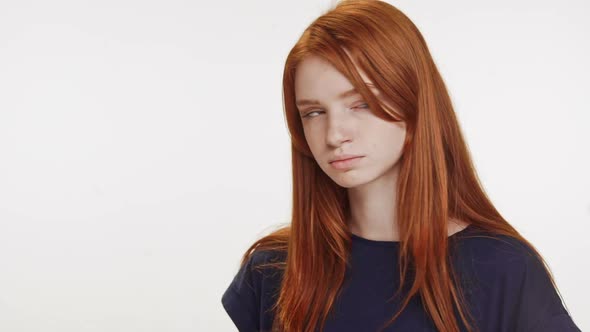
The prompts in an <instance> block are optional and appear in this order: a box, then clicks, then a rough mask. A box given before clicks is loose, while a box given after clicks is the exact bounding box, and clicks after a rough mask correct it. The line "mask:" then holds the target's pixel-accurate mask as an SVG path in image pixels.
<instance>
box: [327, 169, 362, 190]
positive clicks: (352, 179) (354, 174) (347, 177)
mask: <svg viewBox="0 0 590 332" xmlns="http://www.w3.org/2000/svg"><path fill="white" fill-rule="evenodd" d="M329 176H330V178H331V179H332V181H334V182H335V183H336V184H337V185H339V186H340V187H343V188H347V189H350V188H354V187H358V186H362V185H363V184H365V183H368V182H370V180H371V179H367V178H366V176H363V175H362V174H361V173H360V172H359V171H357V170H349V171H348V172H340V173H336V174H331V175H329Z"/></svg>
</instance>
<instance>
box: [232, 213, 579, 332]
mask: <svg viewBox="0 0 590 332" xmlns="http://www.w3.org/2000/svg"><path fill="white" fill-rule="evenodd" d="M399 245H400V243H399V242H396V241H375V240H369V239H365V238H362V237H359V236H357V235H354V234H353V235H352V246H351V255H350V260H351V264H350V268H347V270H346V275H345V282H344V285H343V287H342V290H341V293H340V294H339V296H338V298H337V299H336V302H335V303H334V307H333V308H332V310H333V313H332V314H331V315H329V317H328V319H327V320H326V324H325V326H324V330H323V331H324V332H348V331H354V332H359V331H361V332H373V331H377V330H378V328H379V327H381V325H382V324H383V323H385V322H386V321H388V320H389V319H390V318H391V317H392V316H393V315H394V314H395V313H396V312H397V310H398V309H399V308H400V305H401V299H403V298H404V296H403V295H405V294H402V296H401V297H400V296H398V297H396V299H397V300H396V301H389V302H387V299H388V298H390V297H391V296H392V295H393V294H394V293H395V291H396V290H397V287H398V285H399V283H400V279H399V266H398V261H399V258H398V251H399ZM449 246H450V248H451V262H452V264H453V266H454V268H455V271H456V272H457V274H458V275H459V278H460V280H461V287H462V288H463V293H464V296H465V300H466V301H467V303H468V304H467V306H466V308H467V309H468V310H470V311H471V313H472V315H473V316H474V318H475V324H476V325H477V327H478V328H479V330H480V331H481V332H503V331H505V332H516V331H518V332H520V331H523V332H569V331H577V332H579V331H580V329H579V328H578V327H577V326H576V325H575V324H574V322H573V320H572V318H571V317H570V316H569V315H568V313H567V311H566V310H565V308H564V306H563V304H562V302H561V300H560V298H559V296H558V294H557V292H556V290H555V288H554V287H553V286H552V284H551V281H550V279H549V276H548V275H547V273H546V272H545V271H544V269H543V265H542V262H541V261H540V260H539V259H537V258H536V257H534V256H533V255H532V253H531V251H530V250H529V249H528V248H526V247H525V246H524V244H522V243H520V242H519V241H517V240H516V239H513V238H511V237H507V236H498V235H493V234H489V233H487V232H485V231H484V230H483V229H481V228H479V227H477V226H476V225H473V224H472V225H469V226H467V227H466V228H464V229H463V230H461V231H459V232H456V233H454V234H452V235H451V236H450V237H449ZM285 257H286V256H285V254H284V253H277V252H269V251H257V252H255V253H254V254H253V255H252V256H251V257H250V259H249V260H248V261H247V263H246V264H245V265H244V266H243V267H242V268H241V269H239V271H238V273H237V274H236V275H235V277H234V279H233V280H232V282H231V284H230V285H229V287H228V288H227V289H226V291H225V292H224V293H223V296H222V299H221V302H222V304H223V307H224V309H225V310H226V312H227V313H228V315H229V316H230V317H231V319H232V321H233V322H234V324H235V325H236V326H237V328H238V330H239V331H240V332H250V331H270V328H271V324H272V319H273V317H274V316H273V312H271V311H270V310H269V309H270V308H271V307H272V305H273V304H274V303H275V301H276V298H277V297H276V295H277V294H278V291H279V287H280V282H281V277H282V271H281V270H280V269H277V268H270V267H268V268H264V269H263V270H254V269H253V266H256V265H258V264H261V263H266V262H271V261H273V262H274V261H277V260H280V259H285ZM406 283H407V285H409V280H407V281H406ZM456 317H457V321H458V323H459V324H460V325H461V328H462V331H467V330H466V329H465V327H464V326H463V323H462V321H461V319H460V318H459V315H458V314H457V315H456ZM385 331H411V332H416V331H428V332H436V331H437V330H436V328H435V325H434V323H433V322H432V320H431V319H429V317H428V315H427V313H426V311H425V310H424V308H423V306H422V302H421V299H420V296H414V297H413V298H412V300H411V301H410V302H409V304H408V306H407V307H406V308H405V309H404V311H403V312H402V314H400V316H398V318H397V319H396V320H395V321H394V323H392V324H390V325H389V326H388V327H387V329H386V330H385Z"/></svg>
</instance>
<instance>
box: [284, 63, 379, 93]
mask: <svg viewBox="0 0 590 332" xmlns="http://www.w3.org/2000/svg"><path fill="white" fill-rule="evenodd" d="M357 71H358V72H359V74H360V75H361V77H362V78H363V80H364V81H365V82H367V83H369V84H370V83H371V82H370V80H369V79H368V78H367V77H366V75H365V74H364V73H363V72H362V71H361V70H358V67H357ZM294 83H295V96H296V97H297V99H322V98H326V99H331V98H336V97H338V96H339V95H340V94H342V92H345V91H348V90H350V89H353V88H354V86H353V85H352V83H351V82H350V81H349V80H348V79H347V78H346V76H344V75H343V74H342V73H340V72H339V71H338V70H337V69H336V68H335V67H334V66H332V64H331V63H329V62H328V61H326V60H324V59H322V58H320V57H318V56H313V55H310V56H308V57H306V58H304V59H303V60H302V61H301V62H300V63H299V65H298V66H297V69H296V71H295V82H294Z"/></svg>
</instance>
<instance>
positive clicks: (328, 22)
mask: <svg viewBox="0 0 590 332" xmlns="http://www.w3.org/2000/svg"><path fill="white" fill-rule="evenodd" d="M308 55H315V56H319V57H322V58H323V59H325V60H327V61H328V62H330V63H331V64H332V65H333V66H334V67H335V68H336V69H337V70H339V71H340V72H341V73H342V74H343V75H345V76H346V77H347V79H348V80H349V81H350V82H351V83H352V84H353V85H354V86H355V87H356V88H357V90H358V91H359V93H360V94H361V95H362V96H363V97H364V99H365V100H367V101H368V104H369V106H370V108H371V109H372V110H375V112H376V115H377V116H379V117H381V118H383V119H388V120H390V121H404V122H405V123H406V125H407V130H408V131H407V135H406V141H405V142H404V147H403V155H402V157H401V159H400V163H401V165H400V173H399V179H398V187H397V188H396V190H397V201H396V202H392V204H397V211H398V215H397V217H398V227H399V233H400V273H401V275H400V277H401V280H402V282H401V284H400V286H399V289H400V290H401V289H402V288H403V285H404V284H405V282H410V283H411V286H410V287H409V288H407V289H409V293H408V294H407V297H406V298H404V299H403V300H402V306H401V309H400V310H399V311H398V312H397V313H395V314H394V315H393V316H392V318H391V319H390V320H389V321H388V322H387V324H385V325H384V327H385V326H387V325H390V324H391V323H392V322H393V321H394V320H395V319H396V318H397V317H398V315H399V314H400V313H401V312H402V311H403V310H404V308H405V307H406V305H407V304H408V302H409V301H410V299H411V298H412V297H413V296H420V297H421V298H422V301H423V303H424V307H425V310H426V311H427V313H428V314H429V316H430V317H431V319H432V321H433V322H434V324H435V326H436V328H437V330H438V331H441V332H458V331H459V330H460V324H459V322H458V321H457V319H456V318H455V313H454V311H455V310H456V312H457V314H458V315H459V317H460V319H461V320H462V322H463V324H464V326H465V327H466V328H467V330H468V331H476V328H475V327H474V325H473V322H472V316H471V315H470V313H469V310H468V308H467V307H466V306H465V305H464V299H463V295H462V292H461V289H460V287H457V286H456V282H455V280H456V278H455V276H454V272H453V270H452V268H451V266H450V264H449V261H448V256H447V249H448V247H447V244H448V242H447V241H448V238H447V228H446V227H447V220H448V219H449V218H457V219H461V220H465V221H467V222H469V223H471V224H474V225H477V226H479V227H482V228H484V229H485V230H487V231H489V232H492V233H494V234H499V235H508V236H511V237H514V238H516V239H518V240H520V241H522V242H523V243H524V244H526V245H527V246H529V247H530V248H531V249H532V251H533V252H534V253H535V254H536V255H538V256H539V258H541V260H542V257H541V256H540V255H539V254H538V252H537V251H536V250H535V248H534V247H533V246H532V244H530V243H529V242H528V241H527V240H526V239H524V238H523V237H522V236H521V235H520V234H519V233H518V232H517V230H516V229H515V228H513V227H512V226H511V225H510V224H509V223H508V222H507V221H506V220H505V219H504V218H503V217H502V216H501V215H500V213H499V212H498V211H497V210H496V208H495V207H494V205H493V204H492V203H491V201H490V199H489V198H488V197H487V195H486V193H485V192H484V190H483V188H482V185H481V183H480V181H479V179H478V177H477V174H476V171H475V168H474V166H473V163H472V160H471V157H470V154H469V151H468V148H467V146H466V143H465V141H464V138H463V136H462V133H461V131H460V128H459V124H458V121H457V118H456V116H455V113H454V110H453V106H452V105H451V100H450V97H449V95H448V92H447V89H446V87H445V84H444V82H443V79H442V77H441V75H440V73H439V72H438V70H437V68H436V66H435V63H434V61H433V59H432V57H431V55H430V52H429V50H428V47H427V45H426V42H425V40H424V38H423V37H422V35H421V33H420V32H419V30H418V28H417V27H416V26H415V25H414V24H413V23H412V21H410V19H409V18H408V17H406V16H405V15H404V14H403V13H402V12H401V11H400V10H398V9H397V8H395V7H394V6H392V5H390V4H388V3H386V2H383V1H378V0H357V1H352V0H350V1H341V2H339V3H337V4H336V6H334V7H333V8H331V9H330V10H328V11H327V12H325V13H324V14H322V15H321V16H320V17H318V18H317V19H315V20H314V21H313V22H312V23H311V24H310V25H309V26H308V27H307V28H306V29H305V31H304V32H303V34H302V35H301V36H300V38H299V40H298V41H297V43H296V44H295V46H294V47H293V48H292V49H291V51H290V52H289V54H288V56H287V59H286V62H285V66H284V72H283V103H284V111H285V117H286V120H287V125H288V129H289V133H290V137H291V142H292V144H291V156H292V172H293V175H292V178H293V180H292V181H293V186H292V187H293V199H292V209H293V210H292V216H291V222H290V225H289V226H287V227H283V228H281V229H278V230H276V231H274V232H272V233H271V234H269V235H266V236H264V237H262V238H261V239H259V240H258V241H256V242H255V243H254V244H252V246H251V247H250V248H249V249H248V250H247V251H246V253H245V254H244V256H243V258H242V263H244V262H246V261H247V259H248V258H249V257H250V255H251V254H252V252H253V251H255V250H276V251H281V252H284V253H286V256H285V257H286V260H285V261H284V262H279V263H277V264H275V265H277V266H280V268H281V269H282V270H283V279H282V283H281V288H280V293H279V294H278V298H277V302H276V304H275V306H274V307H273V310H275V316H274V317H275V320H274V323H273V329H272V331H281V332H283V331H285V332H293V331H297V332H300V331H304V332H313V331H321V330H322V328H323V326H324V323H325V321H326V318H327V316H328V314H329V312H330V309H331V308H332V305H333V303H334V302H335V299H336V297H337V295H338V291H339V289H340V287H341V286H342V283H343V281H344V275H345V270H346V264H347V259H348V252H349V249H350V244H351V237H350V232H349V230H348V228H347V226H346V223H345V216H346V214H347V212H348V208H349V207H348V201H347V196H346V191H345V189H344V188H342V187H339V186H338V185H337V184H335V183H334V182H333V181H332V180H331V179H330V178H329V177H328V176H327V175H326V174H324V173H323V172H322V170H321V169H320V168H319V166H318V165H317V163H316V162H315V160H314V158H313V156H312V154H311V152H310V149H309V147H308V146H307V144H306V140H305V137H304V134H303V129H302V124H301V119H300V117H299V115H298V111H297V108H296V105H295V90H294V77H295V70H296V68H297V65H298V63H300V62H301V61H302V59H303V58H305V57H306V56H308ZM355 64H356V65H357V66H358V68H360V69H361V70H363V71H364V72H365V73H366V75H367V77H369V78H370V79H371V81H372V82H373V84H374V85H375V87H376V88H377V89H378V90H379V91H380V92H381V93H382V94H383V95H384V96H385V97H386V98H388V100H390V101H391V104H392V105H393V106H394V107H393V109H392V108H389V107H387V106H386V105H385V104H383V103H381V102H380V101H379V100H378V99H377V97H376V96H375V95H374V94H373V93H372V92H371V90H370V89H369V88H368V87H367V86H366V85H365V84H364V82H363V80H362V78H361V76H360V75H359V73H358V72H357V71H356V69H355ZM542 261H543V262H545V261H544V260H542ZM547 269H548V268H547ZM548 271H549V269H548ZM410 273H411V278H408V274H410ZM406 278H407V279H410V280H406ZM552 282H554V281H553V278H552ZM554 284H555V283H554ZM398 291H399V290H398ZM392 296H393V294H392Z"/></svg>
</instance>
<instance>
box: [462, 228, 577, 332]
mask: <svg viewBox="0 0 590 332" xmlns="http://www.w3.org/2000/svg"><path fill="white" fill-rule="evenodd" d="M455 249H456V253H455V256H454V264H456V267H457V270H458V273H459V275H460V276H461V279H462V283H463V286H464V287H465V290H466V291H467V293H468V294H471V295H472V296H473V297H474V298H472V299H471V300H472V301H473V305H475V306H477V307H482V308H483V307H486V306H489V307H486V308H488V309H487V310H485V311H486V312H488V313H491V312H494V313H495V314H497V315H499V316H498V317H488V318H489V319H491V320H496V321H504V322H509V323H507V324H510V326H511V327H512V329H515V330H518V331H550V330H547V329H545V328H546V327H549V326H553V327H559V329H556V330H559V331H578V330H577V329H576V327H575V324H574V323H573V321H572V320H571V317H570V316H569V314H568V313H567V311H566V310H565V307H564V305H563V303H562V300H561V298H560V296H559V294H558V292H557V288H556V287H555V284H554V282H553V278H552V277H551V275H550V272H549V269H547V267H546V266H545V262H544V261H543V258H542V257H541V256H539V255H537V252H536V251H535V249H534V248H532V247H530V246H529V245H527V243H525V242H524V241H522V240H520V239H518V238H515V237H511V236H507V235H498V234H492V233H490V232H487V231H485V230H482V229H479V228H474V229H471V230H470V231H469V232H466V233H465V236H462V237H461V238H460V239H459V241H457V246H456V247H455Z"/></svg>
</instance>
